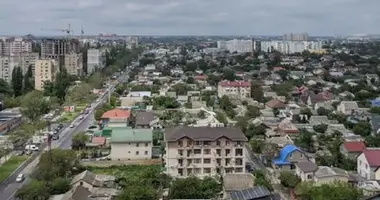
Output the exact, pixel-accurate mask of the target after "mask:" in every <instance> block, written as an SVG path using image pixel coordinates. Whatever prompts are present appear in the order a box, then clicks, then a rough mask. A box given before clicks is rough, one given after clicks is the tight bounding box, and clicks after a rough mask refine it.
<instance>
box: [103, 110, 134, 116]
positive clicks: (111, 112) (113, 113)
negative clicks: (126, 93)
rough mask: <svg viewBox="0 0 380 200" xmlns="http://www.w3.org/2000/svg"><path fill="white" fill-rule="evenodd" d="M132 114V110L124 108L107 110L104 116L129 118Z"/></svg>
mask: <svg viewBox="0 0 380 200" xmlns="http://www.w3.org/2000/svg"><path fill="white" fill-rule="evenodd" d="M130 115H131V112H129V110H123V109H118V108H116V109H113V110H109V111H107V112H105V113H104V114H103V115H102V118H128V117H129V116H130Z"/></svg>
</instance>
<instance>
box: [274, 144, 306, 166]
mask: <svg viewBox="0 0 380 200" xmlns="http://www.w3.org/2000/svg"><path fill="white" fill-rule="evenodd" d="M294 151H301V150H300V149H299V148H298V147H296V146H294V145H292V144H287V145H285V146H284V147H283V148H282V149H281V150H280V152H279V153H278V156H277V158H275V159H273V163H274V164H279V165H281V164H289V162H288V161H287V157H288V156H289V154H291V153H292V152H294Z"/></svg>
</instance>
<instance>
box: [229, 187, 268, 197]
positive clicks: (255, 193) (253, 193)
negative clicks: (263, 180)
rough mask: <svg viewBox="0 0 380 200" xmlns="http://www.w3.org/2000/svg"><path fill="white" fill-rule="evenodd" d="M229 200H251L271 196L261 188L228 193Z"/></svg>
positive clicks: (265, 189) (266, 190)
mask: <svg viewBox="0 0 380 200" xmlns="http://www.w3.org/2000/svg"><path fill="white" fill-rule="evenodd" d="M229 195H230V197H231V200H253V199H258V198H263V197H266V196H269V195H271V193H270V192H269V190H268V189H267V188H265V187H263V186H256V187H253V188H249V189H245V190H239V191H233V192H229Z"/></svg>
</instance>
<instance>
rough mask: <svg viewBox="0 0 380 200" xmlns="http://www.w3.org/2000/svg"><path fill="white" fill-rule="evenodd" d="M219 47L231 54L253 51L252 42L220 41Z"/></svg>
mask: <svg viewBox="0 0 380 200" xmlns="http://www.w3.org/2000/svg"><path fill="white" fill-rule="evenodd" d="M217 46H218V48H219V49H222V50H227V51H229V52H230V53H233V52H238V53H247V52H252V51H253V41H252V40H237V39H234V40H229V41H218V42H217Z"/></svg>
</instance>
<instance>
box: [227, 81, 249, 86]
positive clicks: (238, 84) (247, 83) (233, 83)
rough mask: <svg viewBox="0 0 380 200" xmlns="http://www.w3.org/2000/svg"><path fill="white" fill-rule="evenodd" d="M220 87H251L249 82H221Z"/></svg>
mask: <svg viewBox="0 0 380 200" xmlns="http://www.w3.org/2000/svg"><path fill="white" fill-rule="evenodd" d="M219 85H220V86H222V87H251V83H250V82H249V81H221V82H219Z"/></svg>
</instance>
